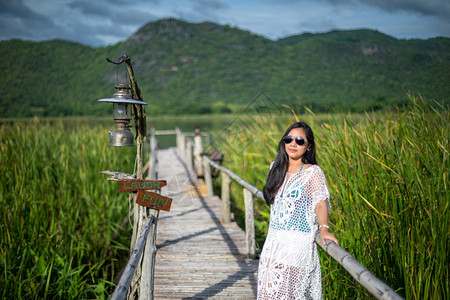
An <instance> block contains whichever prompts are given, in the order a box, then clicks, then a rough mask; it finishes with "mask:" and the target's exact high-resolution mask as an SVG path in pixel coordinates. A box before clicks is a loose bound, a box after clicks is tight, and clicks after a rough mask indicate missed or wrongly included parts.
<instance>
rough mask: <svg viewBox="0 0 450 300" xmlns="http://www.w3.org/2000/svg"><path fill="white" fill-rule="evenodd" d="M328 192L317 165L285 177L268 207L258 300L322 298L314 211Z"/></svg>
mask: <svg viewBox="0 0 450 300" xmlns="http://www.w3.org/2000/svg"><path fill="white" fill-rule="evenodd" d="M329 195H330V194H329V191H328V187H327V183H326V179H325V176H324V174H323V171H322V169H321V168H320V167H319V166H318V165H313V166H311V167H309V168H307V169H303V170H300V171H299V172H298V173H295V174H289V173H288V174H286V178H285V180H284V182H283V185H282V186H281V188H280V189H279V191H278V193H277V195H276V197H275V200H274V203H273V204H272V205H271V207H270V224H269V232H268V234H267V237H266V241H265V243H264V247H263V250H262V253H261V257H260V260H259V268H258V299H260V300H262V299H322V277H321V273H320V261H319V257H318V253H317V246H316V244H315V243H314V234H315V233H316V231H317V220H316V214H315V212H314V209H315V207H316V204H317V203H319V202H320V201H323V200H325V201H327V204H328V210H329V208H330V207H329V201H328V200H329Z"/></svg>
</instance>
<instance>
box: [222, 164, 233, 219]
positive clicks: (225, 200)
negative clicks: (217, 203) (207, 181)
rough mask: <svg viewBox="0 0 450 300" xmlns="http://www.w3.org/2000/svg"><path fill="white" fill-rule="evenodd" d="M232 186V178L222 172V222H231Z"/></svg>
mask: <svg viewBox="0 0 450 300" xmlns="http://www.w3.org/2000/svg"><path fill="white" fill-rule="evenodd" d="M230 185H231V178H230V176H228V174H227V173H225V172H222V197H221V198H222V222H223V223H225V224H226V223H230V222H231V212H230Z"/></svg>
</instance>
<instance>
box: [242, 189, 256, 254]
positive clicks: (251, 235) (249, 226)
mask: <svg viewBox="0 0 450 300" xmlns="http://www.w3.org/2000/svg"><path fill="white" fill-rule="evenodd" d="M244 204H245V239H246V243H247V258H249V259H255V256H256V247H255V219H254V209H253V195H252V192H250V191H249V190H247V189H246V188H244Z"/></svg>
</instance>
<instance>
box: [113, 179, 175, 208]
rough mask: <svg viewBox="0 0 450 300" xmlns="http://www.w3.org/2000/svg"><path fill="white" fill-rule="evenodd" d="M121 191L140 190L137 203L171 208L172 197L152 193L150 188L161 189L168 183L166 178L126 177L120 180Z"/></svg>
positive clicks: (152, 206)
mask: <svg viewBox="0 0 450 300" xmlns="http://www.w3.org/2000/svg"><path fill="white" fill-rule="evenodd" d="M118 182H119V191H120V192H135V191H138V194H137V197H136V203H137V204H139V205H142V206H145V207H149V208H152V209H157V210H166V211H169V210H170V205H171V204H172V198H168V197H164V196H162V195H160V194H156V193H152V192H150V191H149V190H159V189H160V188H162V187H163V186H166V185H167V182H166V181H165V180H143V179H125V180H119V181H118Z"/></svg>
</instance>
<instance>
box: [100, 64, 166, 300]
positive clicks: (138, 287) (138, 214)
mask: <svg viewBox="0 0 450 300" xmlns="http://www.w3.org/2000/svg"><path fill="white" fill-rule="evenodd" d="M107 60H108V61H109V62H112V63H114V64H117V65H118V64H122V63H125V64H126V66H127V70H128V74H129V77H130V85H131V94H132V98H133V99H135V100H141V101H143V99H142V96H141V91H140V89H139V87H138V84H137V81H136V78H135V77H134V71H133V67H132V65H131V59H130V58H129V57H128V56H127V55H122V56H121V57H120V58H119V60H118V62H113V61H111V60H109V59H107ZM133 116H134V123H135V129H136V143H137V150H136V151H137V153H136V179H142V178H143V172H144V171H143V169H144V168H143V149H144V141H145V138H146V116H145V109H144V106H143V105H133ZM131 200H132V201H133V203H134V227H133V234H132V237H131V245H130V252H133V250H134V248H135V246H136V241H137V237H138V236H139V235H141V234H142V233H144V232H145V231H146V230H150V231H151V232H152V234H153V236H151V237H150V239H147V243H146V245H148V247H147V246H146V250H144V255H145V253H148V254H149V255H148V256H149V257H147V258H142V257H141V258H140V262H139V263H137V264H136V271H135V272H134V276H133V278H132V279H131V285H130V288H129V291H128V299H135V298H139V294H143V295H145V298H146V299H153V278H150V279H149V278H147V277H146V276H144V278H145V280H146V282H145V283H143V282H141V275H142V265H141V262H142V261H148V260H150V261H152V260H154V257H155V251H153V248H155V246H154V241H155V238H156V237H155V236H154V235H155V234H156V224H157V219H158V211H156V212H154V211H151V210H150V211H149V210H148V209H147V208H146V207H143V206H140V205H138V204H136V194H135V193H134V194H130V196H129V201H131ZM149 218H151V220H152V222H151V224H148V219H149ZM146 224H148V225H149V228H148V227H146ZM148 243H153V245H149V244H148ZM147 248H148V250H147ZM147 267H149V268H154V264H153V265H152V264H148V265H146V266H145V268H146V269H147ZM146 272H147V273H148V274H150V276H153V270H152V271H150V272H149V271H148V270H146ZM144 290H145V291H144ZM148 290H150V292H148Z"/></svg>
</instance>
